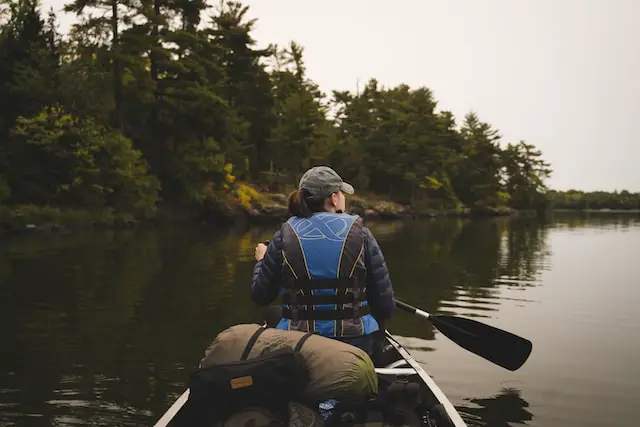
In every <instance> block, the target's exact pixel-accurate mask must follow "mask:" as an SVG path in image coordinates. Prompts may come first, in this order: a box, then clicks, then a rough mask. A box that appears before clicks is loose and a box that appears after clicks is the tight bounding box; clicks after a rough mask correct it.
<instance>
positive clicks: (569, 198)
mask: <svg viewBox="0 0 640 427" xmlns="http://www.w3.org/2000/svg"><path fill="white" fill-rule="evenodd" d="M547 195H548V198H549V202H550V206H551V207H552V208H553V209H580V210H585V209H640V193H630V192H628V191H626V190H623V191H620V192H618V191H614V192H607V191H593V192H584V191H578V190H569V191H549V192H548V193H547Z"/></svg>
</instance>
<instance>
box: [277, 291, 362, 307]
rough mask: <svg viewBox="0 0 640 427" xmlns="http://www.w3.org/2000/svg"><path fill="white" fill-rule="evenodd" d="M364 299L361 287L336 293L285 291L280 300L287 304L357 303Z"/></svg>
mask: <svg viewBox="0 0 640 427" xmlns="http://www.w3.org/2000/svg"><path fill="white" fill-rule="evenodd" d="M366 300H367V296H366V293H365V291H364V290H361V289H354V290H350V291H349V292H348V293H346V294H345V293H338V294H337V295H336V294H334V295H302V294H295V293H291V292H285V293H284V295H282V302H283V303H284V304H287V305H322V304H357V303H360V302H365V301H366Z"/></svg>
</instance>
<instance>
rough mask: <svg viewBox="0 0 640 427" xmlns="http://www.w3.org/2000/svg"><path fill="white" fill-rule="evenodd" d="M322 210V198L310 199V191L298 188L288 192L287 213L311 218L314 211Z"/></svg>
mask: <svg viewBox="0 0 640 427" xmlns="http://www.w3.org/2000/svg"><path fill="white" fill-rule="evenodd" d="M322 211H324V200H323V199H312V198H311V193H309V191H307V190H306V189H300V190H296V191H294V192H292V193H291V194H289V215H292V216H300V217H304V218H311V216H312V215H313V213H314V212H322Z"/></svg>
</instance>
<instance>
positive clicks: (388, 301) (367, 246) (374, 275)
mask: <svg viewBox="0 0 640 427" xmlns="http://www.w3.org/2000/svg"><path fill="white" fill-rule="evenodd" d="M362 230H363V234H364V261H365V267H366V268H367V277H366V281H367V288H368V289H367V298H368V301H369V305H370V307H371V314H372V315H373V317H374V318H375V319H376V320H377V321H378V322H379V323H380V322H384V321H385V320H387V319H389V318H390V317H391V316H392V315H393V311H394V310H395V308H396V302H395V300H394V299H393V285H392V283H391V278H390V277H389V270H388V269H387V263H386V262H385V260H384V255H383V254H382V250H381V249H380V246H378V242H377V241H376V239H375V237H373V234H371V231H369V229H368V228H367V227H362Z"/></svg>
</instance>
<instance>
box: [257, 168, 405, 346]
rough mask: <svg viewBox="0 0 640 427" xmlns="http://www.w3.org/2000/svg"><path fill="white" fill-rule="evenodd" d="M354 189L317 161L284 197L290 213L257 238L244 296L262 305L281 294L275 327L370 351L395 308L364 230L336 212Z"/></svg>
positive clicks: (374, 248) (389, 286)
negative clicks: (263, 238)
mask: <svg viewBox="0 0 640 427" xmlns="http://www.w3.org/2000/svg"><path fill="white" fill-rule="evenodd" d="M345 193H346V194H353V193H354V190H353V187H352V186H351V185H350V184H347V183H346V182H344V181H343V180H342V178H340V176H339V175H338V174H337V173H336V172H335V171H334V170H333V169H331V168H329V167H326V166H317V167H314V168H311V169H309V170H308V171H307V172H306V173H305V174H304V175H303V176H302V178H301V179H300V183H299V185H298V190H297V191H295V192H293V193H292V194H291V195H290V196H289V214H290V215H291V217H290V218H289V219H288V220H287V221H286V222H285V223H284V224H282V227H281V228H280V230H278V231H277V232H276V233H275V235H274V236H273V239H272V241H271V243H270V244H269V245H268V246H266V245H264V244H262V243H260V244H258V245H257V246H256V249H255V257H256V261H257V263H256V265H255V267H254V270H253V280H252V283H251V297H252V299H253V301H254V302H255V303H257V304H259V305H263V306H266V305H269V304H271V303H272V302H273V301H274V300H275V299H276V298H277V297H278V294H279V293H282V299H283V309H282V318H281V319H280V322H279V323H278V326H277V328H278V329H285V330H297V331H304V332H316V333H318V334H320V335H323V336H327V337H332V338H336V339H339V340H341V341H345V342H348V343H350V344H352V345H355V346H357V347H360V348H362V349H363V350H365V351H367V352H368V353H369V354H370V355H371V354H372V353H373V351H374V343H375V339H374V335H373V333H374V332H376V331H378V330H381V329H382V330H383V329H384V323H385V321H386V320H387V319H389V318H390V317H391V315H392V313H393V311H394V309H395V301H394V299H393V288H392V284H391V280H390V278H389V271H388V270H387V265H386V263H385V260H384V256H383V255H382V251H381V250H380V247H379V246H378V243H377V242H376V240H375V238H374V237H373V235H372V234H371V232H370V231H369V230H368V229H367V228H366V227H364V226H363V225H362V219H361V218H360V217H358V216H357V215H349V214H346V213H343V211H344V210H345Z"/></svg>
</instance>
